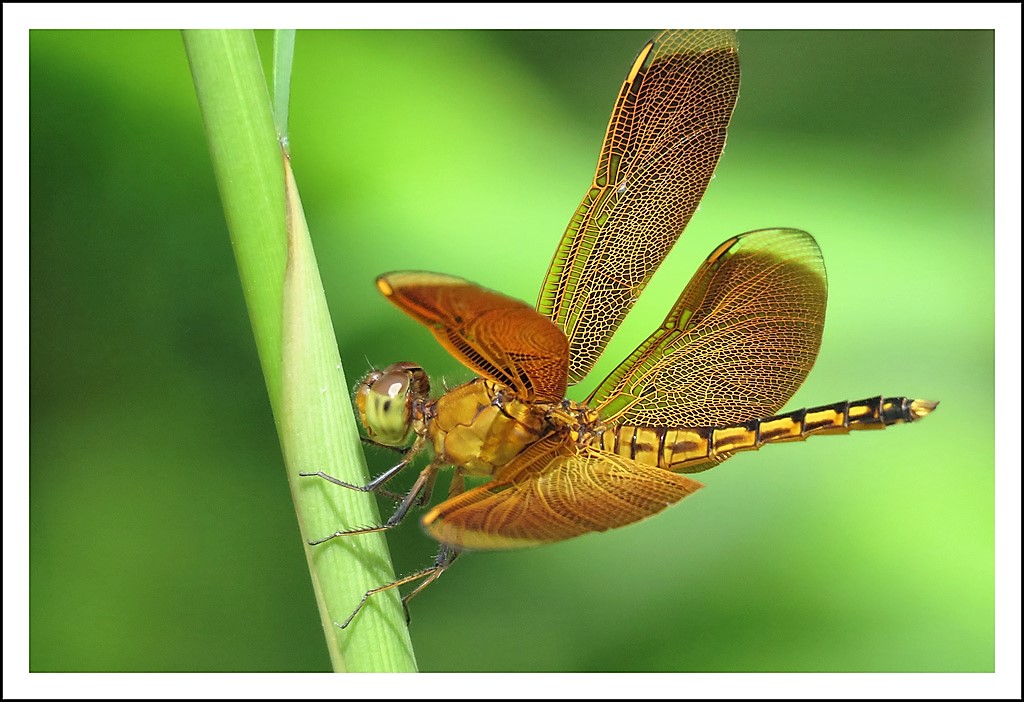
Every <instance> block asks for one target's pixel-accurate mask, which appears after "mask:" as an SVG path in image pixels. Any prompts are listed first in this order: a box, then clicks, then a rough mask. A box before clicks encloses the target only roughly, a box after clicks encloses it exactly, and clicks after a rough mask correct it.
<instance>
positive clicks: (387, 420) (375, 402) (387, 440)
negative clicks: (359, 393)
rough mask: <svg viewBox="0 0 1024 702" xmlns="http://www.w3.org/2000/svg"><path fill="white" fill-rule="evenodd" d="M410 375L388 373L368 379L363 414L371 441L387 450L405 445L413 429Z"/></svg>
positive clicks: (402, 372)
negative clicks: (383, 445)
mask: <svg viewBox="0 0 1024 702" xmlns="http://www.w3.org/2000/svg"><path fill="white" fill-rule="evenodd" d="M409 382H410V376H409V373H407V372H405V371H386V372H384V373H381V374H380V375H379V377H377V378H374V377H372V375H371V377H369V378H367V383H366V385H364V386H363V388H362V389H361V390H363V391H364V392H365V394H364V396H363V397H362V398H358V399H362V403H360V404H361V405H362V406H361V407H360V414H361V415H362V420H363V425H364V426H365V427H366V429H367V431H368V432H369V433H370V437H371V438H372V439H373V440H375V441H378V442H379V443H382V444H386V445H388V446H399V445H401V444H404V443H405V441H406V439H407V438H408V436H409V431H410V429H411V427H412V422H411V419H410V417H411V410H410V405H411V399H410V397H409Z"/></svg>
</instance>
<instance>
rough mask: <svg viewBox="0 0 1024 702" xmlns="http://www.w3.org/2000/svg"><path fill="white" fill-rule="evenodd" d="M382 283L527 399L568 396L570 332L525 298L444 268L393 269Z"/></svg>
mask: <svg viewBox="0 0 1024 702" xmlns="http://www.w3.org/2000/svg"><path fill="white" fill-rule="evenodd" d="M377 288H378V289H379V290H380V291H381V293H383V294H384V295H385V296H386V297H387V298H388V299H389V300H391V301H392V302H393V303H395V304H396V305H397V306H398V307H399V308H401V309H402V310H403V311H405V312H406V313H407V314H409V315H410V316H411V317H412V318H413V319H415V320H417V321H419V322H421V323H422V324H424V325H426V326H427V327H429V328H430V330H431V331H432V332H433V333H434V336H435V337H437V340H438V341H440V342H441V344H442V345H443V346H444V347H445V348H446V349H448V351H449V352H451V354H452V355H453V356H455V357H456V358H457V359H459V360H460V361H461V362H462V363H464V364H465V365H466V366H468V367H469V368H470V369H471V370H473V371H474V372H476V373H479V374H480V375H483V376H486V377H489V378H491V379H492V380H495V381H497V382H499V383H501V384H502V385H505V386H507V387H509V388H512V389H513V390H515V392H516V394H517V395H518V396H519V397H521V398H523V399H524V400H527V401H530V400H538V401H542V402H557V401H559V400H561V399H563V398H564V397H565V387H566V371H567V368H568V346H567V343H566V339H565V335H564V334H563V333H562V332H561V330H559V329H558V327H556V326H555V325H554V324H552V323H551V321H550V320H548V319H547V318H546V317H543V316H541V315H539V314H537V312H536V311H534V309H533V308H531V307H530V306H529V305H527V304H526V303H525V302H522V301H521V300H516V299H514V298H511V297H508V296H506V295H502V294H501V293H496V292H494V291H493V290H487V289H486V288H481V287H479V286H478V285H474V284H473V283H470V282H469V281H466V280H463V279H462V278H455V277H453V276H447V275H441V274H438V273H423V272H404V273H388V274H386V275H382V276H380V277H379V278H377Z"/></svg>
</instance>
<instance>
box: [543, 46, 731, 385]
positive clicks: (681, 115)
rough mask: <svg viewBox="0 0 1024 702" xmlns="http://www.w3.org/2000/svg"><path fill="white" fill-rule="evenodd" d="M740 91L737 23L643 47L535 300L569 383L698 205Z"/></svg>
mask: <svg viewBox="0 0 1024 702" xmlns="http://www.w3.org/2000/svg"><path fill="white" fill-rule="evenodd" d="M738 91H739V59H738V55H737V51H736V36H735V33H734V32H731V31H724V30H721V31H712V30H699V31H677V30H670V31H666V32H663V33H661V34H660V35H658V36H657V37H656V38H655V39H654V40H652V41H651V42H649V43H648V44H647V45H646V46H645V47H644V48H643V50H641V52H640V54H639V55H638V56H637V58H636V61H635V62H634V64H633V67H632V69H631V70H630V72H629V75H628V76H627V77H626V80H625V82H624V83H623V85H622V89H621V91H620V92H619V97H618V99H617V100H616V103H615V107H614V109H613V111H612V117H611V121H610V123H609V125H608V130H607V132H606V134H605V140H604V145H603V147H602V149H601V156H600V159H599V160H598V164H597V172H596V173H595V174H594V182H593V184H592V185H591V187H590V190H588V191H587V194H586V195H585V196H584V198H583V201H582V202H581V203H580V206H579V208H578V209H577V210H576V213H575V214H574V215H573V217H572V220H571V221H570V222H569V226H568V228H567V229H566V231H565V234H564V235H563V236H562V240H561V242H560V243H559V245H558V249H557V250H556V252H555V256H554V259H553V260H552V262H551V266H550V268H549V269H548V273H547V275H546V277H545V279H544V284H543V286H542V288H541V292H540V297H539V299H538V301H537V310H538V311H539V312H540V313H541V314H543V315H545V316H546V317H549V318H550V319H551V320H552V321H554V322H555V324H557V325H558V327H559V328H561V329H562V330H563V331H564V332H565V335H566V336H567V337H568V339H569V354H570V359H571V361H570V367H569V382H570V384H572V383H576V382H578V381H579V380H581V379H582V378H583V377H584V376H586V374H587V373H588V372H589V371H590V369H591V368H592V367H593V365H594V363H595V361H596V360H597V358H598V356H600V354H601V352H602V351H603V350H604V348H605V346H606V345H607V343H608V340H609V338H610V337H611V335H612V334H613V333H614V332H615V330H616V329H617V328H618V326H619V324H620V323H621V322H622V319H623V318H624V317H625V316H626V313H627V312H628V311H629V309H630V308H631V307H632V306H633V303H634V302H635V301H636V299H637V297H639V295H640V292H641V291H642V290H643V289H644V286H646V285H647V282H648V281H649V280H650V278H651V276H652V275H653V274H654V271H655V270H656V269H657V268H658V266H659V265H660V264H661V262H662V261H663V260H664V258H665V256H666V255H667V254H668V252H669V250H670V249H671V248H672V245H673V244H674V243H675V241H676V240H677V239H678V238H679V235H680V234H681V233H682V231H683V228H684V227H685V226H686V224H687V222H689V220H690V217H691V216H692V215H693V213H694V211H695V210H696V209H697V205H698V203H699V202H700V199H701V197H702V196H703V194H704V190H705V188H707V184H708V181H709V180H710V179H711V175H712V173H713V172H714V169H715V166H716V164H717V163H718V157H719V156H720V155H721V153H722V149H723V147H724V146H725V130H726V127H727V126H728V124H729V119H730V117H731V115H732V110H733V107H734V106H735V103H736V95H737V93H738Z"/></svg>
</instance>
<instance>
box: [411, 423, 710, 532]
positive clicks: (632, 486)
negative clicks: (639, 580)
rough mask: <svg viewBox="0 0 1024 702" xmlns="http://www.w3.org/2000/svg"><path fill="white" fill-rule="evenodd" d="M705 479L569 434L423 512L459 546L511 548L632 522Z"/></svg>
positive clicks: (429, 525) (426, 522) (429, 527)
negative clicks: (587, 444)
mask: <svg viewBox="0 0 1024 702" xmlns="http://www.w3.org/2000/svg"><path fill="white" fill-rule="evenodd" d="M700 487H702V486H701V484H700V483H698V482H696V481H694V480H691V479H689V478H686V477H684V476H681V475H677V474H675V473H672V472H669V471H667V470H663V469H661V468H656V467H653V466H646V465H641V464H639V463H636V462H635V461H631V460H629V459H628V458H625V457H623V456H617V455H615V454H610V453H605V452H603V451H600V450H597V449H593V448H584V449H579V452H578V453H576V452H575V449H574V448H573V445H572V444H571V442H568V441H566V440H565V439H564V438H562V437H550V438H548V439H542V440H541V441H539V442H537V443H535V444H533V445H532V446H531V447H530V448H528V449H527V450H526V451H524V452H523V453H522V454H520V455H519V456H518V457H517V458H516V459H514V460H513V461H511V462H510V463H508V464H507V465H506V466H505V467H504V468H503V469H502V470H501V471H499V473H498V474H497V475H495V477H494V480H493V481H492V482H490V483H487V484H485V485H481V486H480V487H477V488H474V489H471V490H468V491H466V492H464V493H462V494H460V495H456V496H455V497H452V498H451V499H449V500H447V501H445V502H442V503H441V504H439V505H438V506H436V507H434V508H433V509H432V510H430V512H428V513H427V514H426V515H425V516H424V517H423V526H424V528H425V529H426V531H427V533H428V534H430V535H431V536H432V537H433V538H435V539H437V540H438V541H440V542H442V543H445V544H448V545H450V546H454V547H456V548H460V549H478V550H484V549H509V548H520V547H524V546H535V545H539V544H544V543H551V542H553V541H562V540H563V539H569V538H572V537H573V536H579V535H581V534H586V533H589V532H592V531H605V530H607V529H614V528H615V527H620V526H624V525H626V524H631V523H633V522H635V521H638V520H640V519H643V518H644V517H649V516H650V515H652V514H655V513H657V512H660V511H661V510H663V509H664V508H665V507H667V506H668V505H671V504H673V503H675V502H678V501H679V500H681V499H683V498H684V497H686V496H687V495H689V494H692V493H693V492H695V491H696V490H698V489H699V488H700Z"/></svg>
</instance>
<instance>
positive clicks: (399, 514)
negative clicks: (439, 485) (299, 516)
mask: <svg viewBox="0 0 1024 702" xmlns="http://www.w3.org/2000/svg"><path fill="white" fill-rule="evenodd" d="M439 467H440V464H438V463H434V462H431V463H430V464H429V465H428V466H427V467H426V468H424V469H423V470H422V472H420V475H419V477H418V478H416V482H415V483H413V485H412V487H411V488H409V492H407V493H406V495H405V497H404V498H402V502H401V503H400V504H399V505H398V507H397V508H396V509H395V512H394V514H392V515H391V516H390V517H388V520H387V521H386V522H384V523H383V524H381V525H378V526H370V527H360V528H358V529H347V530H344V531H336V532H334V533H333V534H330V535H329V536H325V537H324V538H322V539H316V540H315V541H310V542H309V545H310V546H316V545H317V544H322V543H324V542H325V541H330V540H331V539H336V538H338V537H339V536H354V535H356V534H372V533H374V532H377V531H387V530H388V529H391V528H393V527H395V526H397V525H398V524H399V523H401V521H402V520H403V519H404V518H405V515H406V514H408V512H409V509H410V508H411V507H412V506H413V504H414V503H416V501H417V499H418V498H419V496H420V494H421V493H422V492H423V491H424V490H429V489H430V486H431V485H433V483H434V478H435V477H436V475H437V469H438V468H439ZM313 475H316V474H315V473H313Z"/></svg>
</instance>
